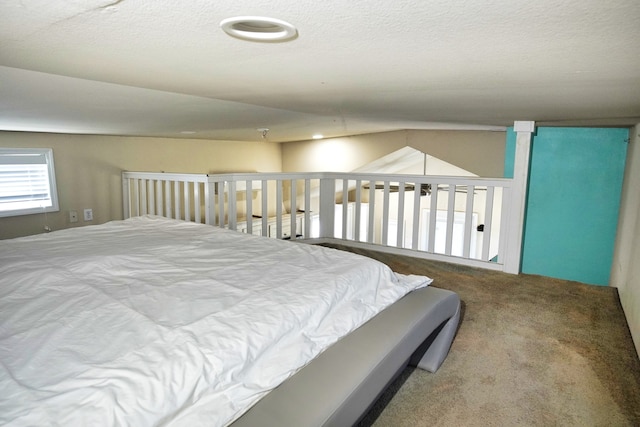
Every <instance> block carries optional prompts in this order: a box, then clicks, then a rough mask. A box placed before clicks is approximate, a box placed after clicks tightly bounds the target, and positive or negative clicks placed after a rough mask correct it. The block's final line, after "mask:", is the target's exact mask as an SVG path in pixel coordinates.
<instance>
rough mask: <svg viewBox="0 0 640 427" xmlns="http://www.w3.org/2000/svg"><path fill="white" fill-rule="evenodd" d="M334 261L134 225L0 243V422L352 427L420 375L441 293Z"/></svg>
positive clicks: (190, 229) (434, 352)
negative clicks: (388, 390)
mask: <svg viewBox="0 0 640 427" xmlns="http://www.w3.org/2000/svg"><path fill="white" fill-rule="evenodd" d="M430 282H431V280H430V279H429V278H427V277H423V276H404V275H399V274H395V273H393V272H392V271H391V270H390V269H389V268H388V267H386V266H385V265H383V264H381V263H378V262H377V261H374V260H371V259H368V258H365V257H361V256H358V255H354V254H349V253H346V252H341V251H337V250H334V249H329V248H323V247H317V246H312V245H306V244H302V243H294V242H287V241H282V240H277V239H269V238H265V237H259V236H252V235H246V234H242V233H238V232H235V231H229V230H224V229H221V228H218V227H213V226H209V225H204V224H196V223H192V222H187V221H180V220H173V219H167V218H162V217H158V216H149V215H146V216H140V217H134V218H130V219H127V220H124V221H112V222H109V223H106V224H102V225H96V226H88V227H80V228H72V229H67V230H60V231H56V232H52V233H48V234H42V235H37V236H30V237H24V238H19V239H11V240H5V241H3V242H2V245H1V246H0V362H1V363H0V424H3V425H9V426H11V425H13V426H18V425H20V426H22V425H39V426H43V425H65V426H73V425H130V426H151V425H166V426H197V425H207V426H226V425H232V426H234V427H240V426H256V425H259V426H283V425H296V426H317V425H352V424H354V423H356V422H357V421H358V420H359V418H360V417H361V416H362V415H363V414H365V413H366V411H367V409H368V408H369V407H370V406H371V404H372V403H373V402H375V400H376V398H377V397H378V396H379V394H380V393H381V392H382V391H383V390H384V388H385V387H386V386H387V385H388V384H389V383H390V382H391V381H392V380H393V378H394V377H395V376H396V375H397V374H398V373H399V372H400V371H401V370H402V369H403V368H404V367H405V366H406V365H407V364H408V363H411V364H413V365H415V366H418V367H421V368H423V369H427V370H430V371H435V370H437V369H438V367H439V366H440V364H441V363H442V362H443V360H444V358H445V357H446V355H447V353H448V351H449V347H450V345H451V342H452V340H453V337H454V335H455V331H456V328H457V324H458V320H459V310H460V302H459V299H458V297H457V295H456V294H454V293H452V292H449V291H445V290H442V289H438V288H435V287H433V286H430Z"/></svg>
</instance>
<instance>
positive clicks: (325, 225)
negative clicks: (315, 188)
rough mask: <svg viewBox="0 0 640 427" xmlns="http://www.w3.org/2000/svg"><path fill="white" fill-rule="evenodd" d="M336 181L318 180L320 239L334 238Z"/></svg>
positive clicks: (330, 179)
mask: <svg viewBox="0 0 640 427" xmlns="http://www.w3.org/2000/svg"><path fill="white" fill-rule="evenodd" d="M335 201H336V180H335V179H334V178H326V177H322V178H320V237H334V227H335V214H336V208H335Z"/></svg>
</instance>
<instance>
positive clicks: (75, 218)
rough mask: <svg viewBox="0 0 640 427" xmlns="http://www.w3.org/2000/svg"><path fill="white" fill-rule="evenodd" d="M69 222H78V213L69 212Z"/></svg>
mask: <svg viewBox="0 0 640 427" xmlns="http://www.w3.org/2000/svg"><path fill="white" fill-rule="evenodd" d="M69 222H78V211H69Z"/></svg>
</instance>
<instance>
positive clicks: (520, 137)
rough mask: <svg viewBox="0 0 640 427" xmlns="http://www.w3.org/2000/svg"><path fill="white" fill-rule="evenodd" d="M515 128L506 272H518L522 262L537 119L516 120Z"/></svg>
mask: <svg viewBox="0 0 640 427" xmlns="http://www.w3.org/2000/svg"><path fill="white" fill-rule="evenodd" d="M513 130H514V131H515V132H516V153H515V160H514V167H513V186H512V187H511V190H510V195H509V200H510V207H509V221H508V223H507V227H506V239H505V240H504V243H505V247H504V262H503V265H504V271H505V272H506V273H512V274H518V273H520V267H521V265H522V238H523V235H524V216H525V210H526V203H527V184H528V181H529V159H530V156H531V138H532V135H533V133H534V131H535V122H529V121H516V122H514V124H513Z"/></svg>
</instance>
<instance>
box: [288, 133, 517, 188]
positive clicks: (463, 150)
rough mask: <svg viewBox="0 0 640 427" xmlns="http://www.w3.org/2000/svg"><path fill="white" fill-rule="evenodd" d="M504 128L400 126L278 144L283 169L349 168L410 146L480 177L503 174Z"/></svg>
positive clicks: (329, 170)
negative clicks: (382, 130)
mask: <svg viewBox="0 0 640 427" xmlns="http://www.w3.org/2000/svg"><path fill="white" fill-rule="evenodd" d="M505 138H506V135H505V133H504V132H489V131H440V130H433V131H427V130H423V131H421V130H404V131H396V132H384V133H376V134H368V135H357V136H350V137H345V138H331V139H325V140H318V141H303V142H290V143H284V144H282V169H283V171H284V172H350V171H352V170H354V169H356V168H359V167H361V166H363V165H365V164H367V163H369V162H371V161H373V160H376V159H379V158H380V157H383V156H385V155H387V154H389V153H392V152H394V151H396V150H398V149H400V148H402V147H406V146H410V147H413V148H415V149H417V150H420V151H422V152H425V153H427V154H430V155H432V156H435V157H438V158H440V159H441V160H444V161H446V162H449V163H451V164H454V165H456V166H459V167H461V168H463V169H466V170H468V171H469V172H472V173H474V174H476V175H479V176H482V177H492V178H501V177H503V176H504V175H503V174H504V150H505Z"/></svg>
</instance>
